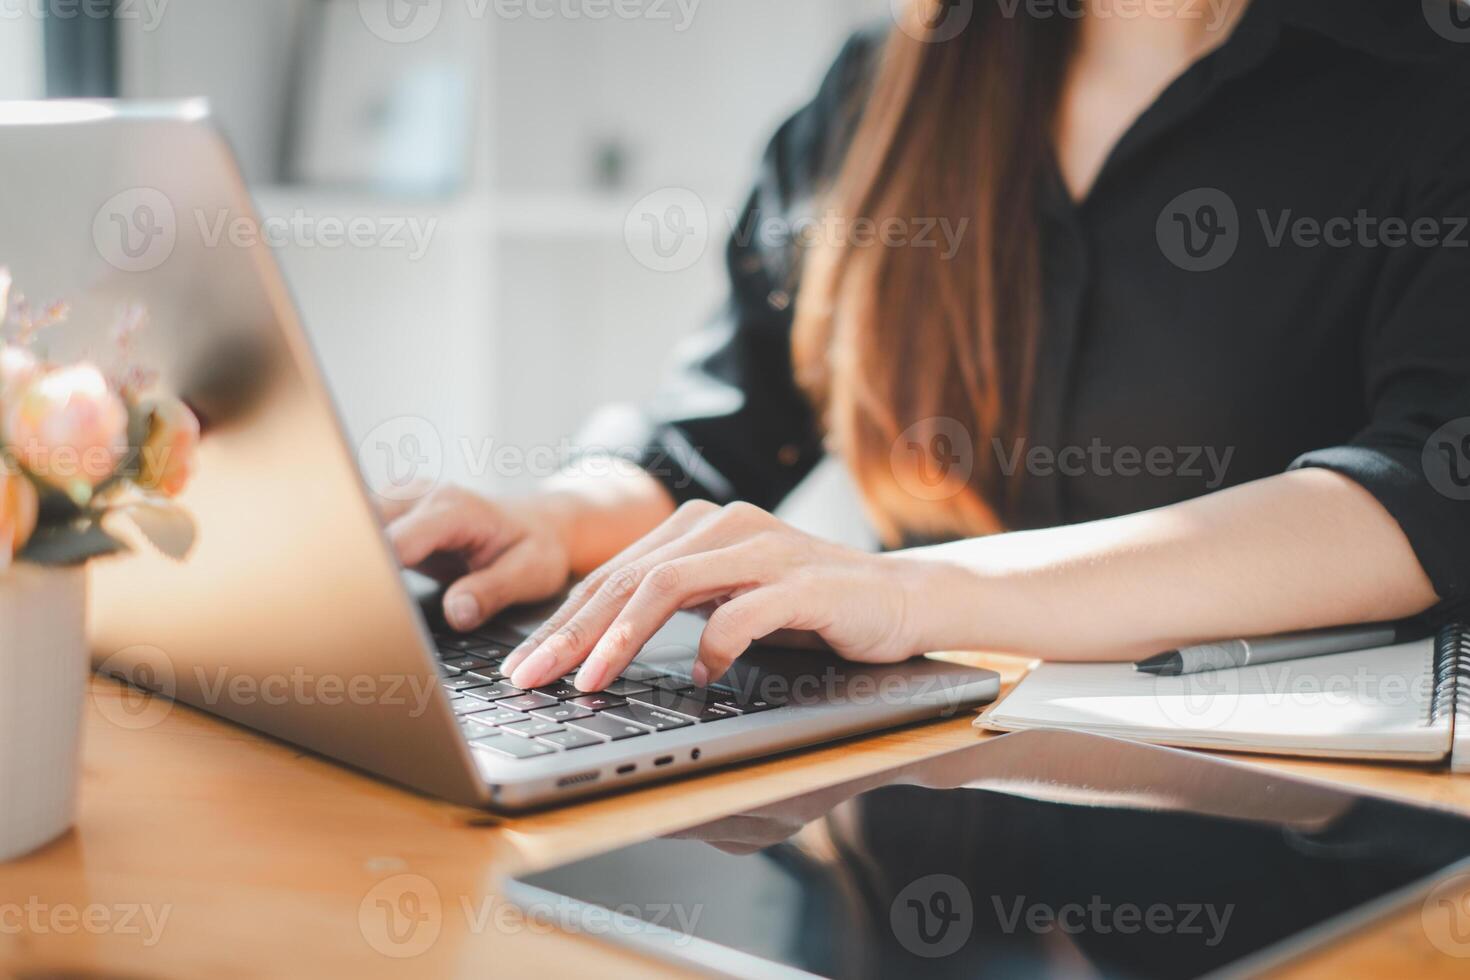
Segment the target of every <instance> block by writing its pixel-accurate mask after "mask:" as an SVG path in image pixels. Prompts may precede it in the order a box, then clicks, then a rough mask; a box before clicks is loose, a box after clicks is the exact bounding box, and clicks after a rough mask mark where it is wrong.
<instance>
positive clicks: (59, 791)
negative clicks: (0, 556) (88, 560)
mask: <svg viewBox="0 0 1470 980" xmlns="http://www.w3.org/2000/svg"><path fill="white" fill-rule="evenodd" d="M86 600H87V577H86V570H85V569H83V568H41V567H38V566H36V565H29V564H26V563H23V562H22V563H17V564H14V565H12V566H10V568H8V569H6V570H5V571H3V572H0V861H8V860H10V859H12V858H17V857H20V856H21V855H23V854H29V853H30V852H31V851H34V850H36V849H37V848H38V847H41V846H42V845H43V844H47V843H49V842H50V841H52V840H54V839H56V838H57V837H59V836H61V835H62V834H64V833H66V831H67V830H68V829H69V828H70V827H71V825H72V822H73V820H74V819H75V817H76V798H77V781H78V767H79V764H80V758H79V756H80V751H79V750H80V748H81V733H82V708H83V704H84V702H85V700H86V696H87V675H88V672H89V671H88V664H87V638H86V610H87V601H86Z"/></svg>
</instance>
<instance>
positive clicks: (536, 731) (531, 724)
mask: <svg viewBox="0 0 1470 980" xmlns="http://www.w3.org/2000/svg"><path fill="white" fill-rule="evenodd" d="M500 730H501V731H502V732H509V733H510V734H512V735H519V736H520V737H521V738H535V737H537V736H538V735H551V734H553V733H555V732H559V731H562V727H561V726H560V725H558V724H557V723H556V722H554V721H542V720H541V719H539V718H529V719H527V720H525V721H517V722H512V723H511V724H509V725H501V726H500Z"/></svg>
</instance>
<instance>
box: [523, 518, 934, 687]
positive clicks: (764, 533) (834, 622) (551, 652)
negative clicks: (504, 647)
mask: <svg viewBox="0 0 1470 980" xmlns="http://www.w3.org/2000/svg"><path fill="white" fill-rule="evenodd" d="M915 564H916V563H915V562H914V561H913V560H912V559H904V558H900V557H897V556H894V555H873V554H868V553H866V552H862V551H857V550H855V549H852V548H846V547H843V546H840V545H836V544H831V543H829V542H825V541H822V540H820V539H818V538H814V537H811V536H810V535H807V534H804V533H802V532H800V531H797V530H796V529H795V528H792V527H790V526H789V525H787V524H785V523H783V522H781V521H779V520H777V519H776V518H775V517H773V516H771V515H770V514H768V513H766V512H765V511H763V510H761V509H759V508H758V507H754V506H751V505H749V504H740V503H737V504H731V505H729V506H727V507H719V506H716V505H715V504H711V503H707V502H703V501H700V502H694V503H688V504H685V505H684V506H682V507H680V508H679V510H678V511H677V512H676V513H675V514H674V515H673V516H672V517H670V518H669V519H668V520H667V521H665V522H664V523H663V524H662V525H660V526H659V527H658V528H656V529H655V530H654V531H652V532H651V533H650V534H648V535H647V536H645V537H644V538H642V539H641V540H640V541H638V542H636V543H635V544H633V545H632V546H631V547H629V548H628V549H627V550H626V551H624V552H623V553H622V554H620V555H618V556H617V557H616V558H614V559H613V560H612V561H610V562H608V563H607V564H606V565H604V566H602V567H601V568H599V569H598V570H597V571H595V572H594V573H593V574H592V575H590V576H588V577H587V578H586V579H585V580H583V581H582V582H581V583H580V584H579V585H578V586H577V587H576V588H575V589H574V590H573V591H572V594H571V597H570V598H568V600H567V601H566V603H565V604H564V605H563V606H562V607H561V608H560V609H559V610H558V611H557V613H556V614H555V615H554V616H552V617H551V619H549V620H547V621H546V623H545V624H544V625H543V626H542V627H541V628H540V629H538V630H537V631H536V632H535V633H534V634H533V635H532V636H531V637H529V638H528V639H527V640H526V641H525V642H524V643H522V644H521V646H520V647H519V648H517V649H516V651H515V652H514V653H513V654H512V655H511V657H510V658H509V659H508V660H507V661H506V669H507V670H508V671H509V672H510V673H511V683H513V684H514V685H515V686H517V687H521V688H531V687H537V686H539V685H542V684H547V683H550V682H551V681H554V680H556V679H557V678H560V677H563V676H565V675H567V674H568V673H570V672H571V671H572V670H573V669H574V668H576V667H577V665H579V664H580V665H581V670H580V672H579V673H578V674H577V677H576V685H577V687H579V688H580V689H582V690H584V691H597V690H601V689H602V688H603V687H604V686H606V685H607V684H608V682H610V681H612V680H613V679H614V678H616V677H617V676H618V675H619V674H620V673H622V671H623V670H624V669H625V668H626V667H627V666H628V664H629V663H631V662H632V660H633V659H634V658H635V657H636V656H637V655H638V652H639V651H640V650H641V649H642V648H643V646H644V644H646V643H647V642H648V641H649V640H650V639H651V638H652V637H653V634H654V633H655V632H657V631H658V629H659V628H660V627H662V626H663V625H664V623H666V622H667V621H668V620H669V618H670V617H671V616H673V615H674V613H676V612H678V611H679V610H681V609H693V608H698V607H705V606H711V605H713V606H714V607H715V608H714V611H713V612H712V613H710V616H709V621H708V623H707V624H706V625H705V627H704V633H703V635H702V636H701V638H700V642H699V655H698V659H697V660H696V661H695V664H694V667H693V671H692V676H693V679H694V682H695V683H696V684H697V685H699V686H701V687H702V686H704V685H706V684H708V683H709V682H710V681H714V680H718V679H719V678H720V677H721V676H723V675H724V673H725V672H726V671H727V670H729V668H730V665H731V664H732V663H734V661H735V659H736V658H737V657H739V656H740V655H741V654H742V653H744V652H745V650H746V649H747V648H749V646H750V645H751V644H752V643H754V642H755V641H757V640H760V639H762V638H764V637H767V636H770V635H771V634H773V633H776V632H778V631H785V630H797V631H803V632H806V633H809V634H815V635H816V636H818V637H820V638H821V639H822V640H823V641H825V643H826V644H827V645H828V646H830V647H831V648H832V649H833V650H835V651H836V652H837V653H839V654H841V655H842V656H844V657H846V658H848V659H850V660H857V661H865V662H868V663H890V662H897V661H900V660H905V659H907V658H908V657H911V656H913V655H915V654H917V653H921V652H923V651H921V650H919V649H918V648H917V647H916V645H915V644H916V641H917V636H916V634H915V632H914V628H913V624H912V623H911V622H910V620H911V619H912V618H913V617H912V616H911V615H910V612H909V605H910V599H909V596H910V594H911V592H912V589H911V587H910V578H911V576H912V575H913V574H914V566H915Z"/></svg>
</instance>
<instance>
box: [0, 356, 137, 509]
mask: <svg viewBox="0 0 1470 980" xmlns="http://www.w3.org/2000/svg"><path fill="white" fill-rule="evenodd" d="M4 421H5V441H6V443H7V444H8V445H9V449H10V452H11V453H13V454H14V457H15V459H17V460H18V461H19V462H20V464H21V466H23V467H25V468H26V469H27V470H28V471H29V472H30V473H31V474H32V475H34V476H35V477H36V478H37V479H38V480H40V481H41V482H43V483H46V484H49V485H51V486H54V487H56V488H58V489H60V490H64V491H66V493H67V494H68V495H69V496H70V497H71V498H72V499H73V500H76V501H78V502H80V503H85V502H86V501H88V500H90V499H91V496H92V490H93V488H95V487H96V486H97V485H98V484H99V483H101V482H102V481H104V480H106V479H107V478H108V477H110V476H111V475H112V474H113V473H114V472H115V471H116V470H117V466H118V463H119V462H120V461H121V460H122V458H123V455H124V454H125V453H126V452H127V448H128V446H127V443H128V439H127V428H128V410H127V408H126V407H125V406H124V405H123V403H122V399H121V398H119V397H118V396H117V395H116V394H114V393H113V392H112V391H111V389H109V388H108V387H107V380H106V379H105V378H103V376H102V372H101V371H98V370H97V369H96V368H95V367H93V366H92V365H90V364H76V365H73V366H71V367H64V368H57V369H55V370H53V371H47V372H44V373H41V374H39V375H37V376H36V377H34V378H32V379H31V380H30V381H29V382H28V383H26V384H24V385H22V386H21V387H20V388H19V389H18V390H17V391H15V392H13V393H9V394H8V396H7V398H6V405H5V420H4Z"/></svg>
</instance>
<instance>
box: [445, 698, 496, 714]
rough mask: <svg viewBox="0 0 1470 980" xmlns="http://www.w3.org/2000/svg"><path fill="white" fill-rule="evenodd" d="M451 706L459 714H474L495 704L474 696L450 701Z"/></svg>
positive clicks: (487, 709)
mask: <svg viewBox="0 0 1470 980" xmlns="http://www.w3.org/2000/svg"><path fill="white" fill-rule="evenodd" d="M449 707H450V708H452V709H453V710H454V713H455V714H457V715H473V714H478V713H479V712H481V711H489V710H490V709H492V708H494V707H495V706H494V705H493V704H491V703H490V702H489V701H477V700H475V699H474V698H460V699H458V700H455V701H450V702H449Z"/></svg>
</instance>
